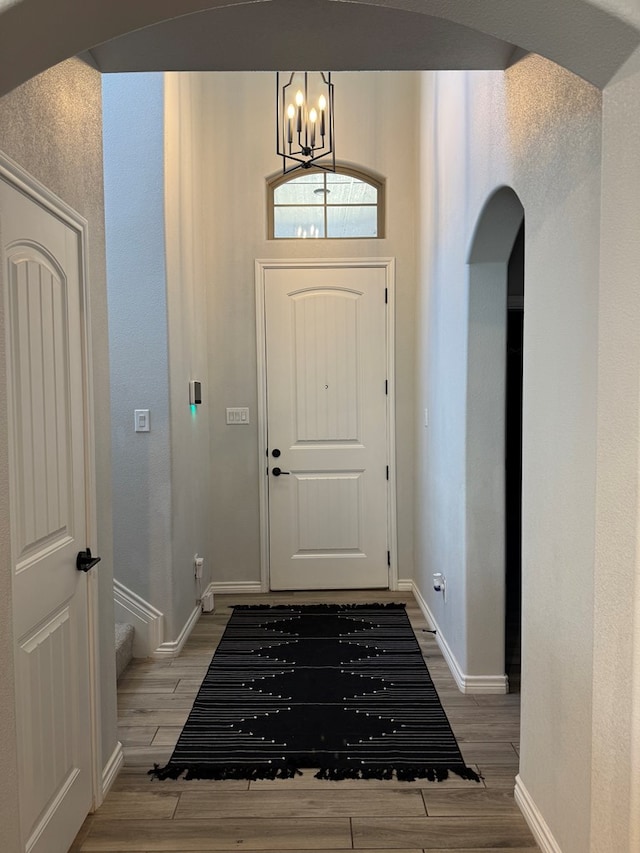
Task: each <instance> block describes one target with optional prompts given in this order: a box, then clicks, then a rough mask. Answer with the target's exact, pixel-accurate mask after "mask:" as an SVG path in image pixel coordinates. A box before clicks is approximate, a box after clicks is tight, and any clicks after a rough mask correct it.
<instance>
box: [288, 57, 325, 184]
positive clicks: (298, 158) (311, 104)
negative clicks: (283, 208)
mask: <svg viewBox="0 0 640 853" xmlns="http://www.w3.org/2000/svg"><path fill="white" fill-rule="evenodd" d="M276 104H277V116H276V126H277V130H276V132H277V149H276V150H277V153H278V155H279V156H280V157H282V174H283V175H286V174H288V173H289V172H293V171H294V170H295V169H308V168H309V167H310V166H312V165H313V166H317V167H318V168H320V169H325V170H326V171H327V172H335V170H336V155H335V151H334V147H333V146H334V138H333V83H332V82H331V73H330V72H324V71H290V72H289V71H287V72H280V71H278V72H277V74H276ZM323 158H330V159H326V160H325V162H319V161H320V160H321V159H323Z"/></svg>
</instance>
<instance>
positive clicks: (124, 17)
mask: <svg viewBox="0 0 640 853" xmlns="http://www.w3.org/2000/svg"><path fill="white" fill-rule="evenodd" d="M287 4H288V5H289V20H290V21H294V20H295V21H296V22H297V23H298V24H299V25H303V24H305V25H307V26H308V28H309V29H310V30H311V31H313V30H314V29H315V25H316V23H317V22H318V20H319V19H320V20H322V19H324V18H325V17H326V16H334V15H336V16H340V15H341V14H343V13H344V14H349V11H348V9H349V7H352V8H353V7H354V6H355V7H360V6H364V7H365V8H366V9H367V10H371V14H372V15H373V13H374V9H375V10H376V12H377V11H378V10H379V9H384V10H385V11H386V12H387V15H386V16H383V18H380V19H378V21H377V23H375V24H374V30H373V34H374V35H375V31H376V30H377V31H378V33H377V34H378V35H380V34H381V33H382V35H383V39H382V40H381V41H378V40H376V39H373V40H372V39H370V38H369V37H368V35H367V36H365V34H364V33H362V32H360V33H359V36H360V37H361V38H360V40H361V41H362V42H363V43H365V44H366V43H367V42H369V43H371V45H372V47H371V50H370V57H369V59H368V60H367V61H365V60H364V59H362V61H363V62H365V64H362V65H360V68H370V69H372V70H373V69H378V70H390V69H392V68H398V69H400V68H403V69H410V68H414V69H423V70H424V69H428V68H430V67H434V66H432V65H430V64H429V63H430V48H429V45H428V44H425V46H424V47H423V49H422V50H421V51H418V52H417V53H416V55H415V56H412V57H411V56H409V55H408V54H407V52H406V50H405V49H404V45H403V44H402V41H400V42H398V41H397V40H396V39H394V38H391V37H390V36H391V34H392V33H395V32H397V31H398V30H399V29H403V24H402V20H403V18H406V17H407V16H413V17H414V18H416V19H419V18H424V17H428V18H431V19H432V21H433V25H434V27H438V26H441V25H442V23H443V22H449V23H450V24H452V25H453V26H455V27H456V29H457V34H456V36H455V37H454V38H452V39H451V42H450V44H451V46H454V45H455V44H456V42H457V40H458V39H460V38H464V37H465V33H466V34H467V35H469V34H471V35H472V36H473V34H474V33H475V34H477V33H483V34H485V35H487V36H489V37H491V38H493V39H499V40H501V41H502V42H504V43H506V44H507V45H511V46H512V48H514V50H513V51H511V56H509V55H507V56H506V57H505V65H508V64H509V62H510V61H513V60H515V59H517V57H518V55H521V54H519V53H518V49H519V48H522V49H524V50H526V51H533V52H535V53H539V54H540V55H542V56H545V57H547V58H548V59H551V60H553V61H554V62H557V63H558V64H560V65H563V66H564V67H565V68H568V69H569V70H571V71H573V72H574V73H576V74H578V75H579V76H581V77H584V78H585V79H586V80H588V81H589V82H591V83H593V84H594V85H596V86H600V87H602V86H604V85H606V83H607V82H609V80H611V78H612V77H613V75H614V74H615V72H616V71H617V70H618V69H619V68H620V67H621V65H622V64H623V63H624V62H625V61H626V60H627V59H628V58H629V56H630V55H631V54H632V53H633V51H634V50H635V48H636V47H637V46H638V44H640V32H639V30H640V20H635V22H634V19H633V17H632V15H631V13H629V15H628V16H627V17H626V18H624V17H623V15H622V13H621V12H620V11H619V8H617V6H618V4H616V3H614V2H613V0H592V2H587V1H586V0H563V2H562V3H558V2H557V0H523V2H517V3H516V2H513V3H508V4H505V3H504V2H503V0H485V2H483V3H482V4H478V3H475V2H473V0H464V1H463V2H459V3H457V4H455V6H452V5H451V4H449V3H446V2H443V0H423V2H422V3H421V4H420V8H419V9H416V3H415V2H414V0H349V2H344V1H343V0H314V2H313V3H308V4H305V7H306V8H305V9H304V10H302V9H301V8H300V4H298V3H296V2H295V0H293V2H291V0H269V2H264V0H263V2H260V3H250V4H248V3H247V2H246V0H164V2H162V3H157V2H156V3H154V2H148V0H139V2H136V3H130V2H128V0H113V2H111V3H109V4H108V5H106V4H104V3H100V2H99V0H84V2H83V0H65V2H62V0H58V2H47V0H1V2H0V21H1V26H0V95H2V94H5V93H7V92H8V91H10V90H11V89H13V88H15V87H16V86H18V85H19V84H20V83H23V82H24V81H25V80H28V79H29V78H30V77H33V76H35V75H36V74H38V73H39V72H41V71H44V70H45V69H47V68H49V67H51V66H52V65H55V64H57V63H58V62H61V61H62V60H64V59H67V58H69V57H71V56H74V55H77V54H80V53H82V52H83V51H88V50H91V48H93V47H96V46H97V45H100V44H103V43H105V42H107V41H109V40H111V39H117V38H118V37H120V36H123V35H125V34H127V33H133V32H134V31H142V30H144V28H148V27H152V26H154V25H156V24H164V23H166V22H168V21H174V20H175V21H178V22H180V21H182V20H184V19H185V18H188V17H190V16H191V15H192V13H198V12H204V13H206V12H208V11H213V12H214V13H215V12H217V11H220V12H221V13H223V14H224V15H228V10H229V9H231V10H234V11H235V10H239V11H240V12H242V10H243V7H247V6H248V7H250V9H251V10H252V11H253V12H255V14H256V15H258V16H260V17H261V16H262V12H263V11H264V8H267V9H274V10H276V9H277V7H278V6H279V5H280V6H282V5H284V6H287ZM213 18H214V20H213V24H214V26H217V18H216V16H215V15H214V16H213ZM252 20H253V18H252V17H251V14H249V17H248V25H247V26H239V25H238V21H237V19H236V18H235V17H234V16H231V23H230V24H229V25H228V29H227V30H226V34H225V38H226V39H227V41H231V42H232V44H233V50H232V56H233V59H231V60H229V59H227V64H224V60H221V59H220V58H218V57H217V56H216V54H215V51H210V52H209V56H208V58H207V66H206V67H207V69H208V70H232V69H233V68H236V69H238V68H240V67H243V66H238V65H237V64H228V63H229V61H231V62H234V61H237V60H238V58H239V56H242V57H248V60H247V61H246V62H244V70H258V68H262V70H276V68H277V67H289V66H291V67H296V66H297V65H299V63H298V62H296V61H295V59H296V58H297V56H298V51H299V46H298V44H297V39H295V38H289V37H285V38H282V35H283V34H282V30H281V25H282V20H281V18H280V17H279V16H278V15H277V14H276V15H274V16H273V20H272V23H271V26H269V22H268V21H269V20H270V19H268V20H267V23H266V26H265V23H264V21H263V20H262V17H261V20H260V25H257V24H256V23H254V24H253V26H252V25H251V22H252ZM634 23H635V26H634ZM340 29H341V28H339V27H338V28H334V32H336V31H339V30H340ZM240 33H241V37H239V34H240ZM567 34H571V35H572V38H568V37H567ZM284 35H285V36H287V34H286V33H285V34H284ZM341 35H342V33H341ZM259 43H263V44H267V45H269V51H268V56H269V58H270V63H272V67H271V64H269V67H267V66H265V65H255V64H253V62H252V60H251V57H252V52H253V48H254V47H257V46H258V45H259ZM169 44H170V40H169V41H167V38H166V37H165V38H164V39H163V40H161V41H160V42H159V43H158V45H157V46H156V47H157V50H156V54H157V59H158V61H159V63H160V66H159V68H160V70H166V69H167V67H168V66H167V65H166V63H165V62H164V59H163V57H164V51H166V50H167V49H168V45H169ZM319 44H320V48H319V49H316V48H314V59H315V60H316V61H318V62H319V63H320V64H319V66H318V67H321V66H331V67H332V68H333V70H336V71H338V70H345V69H348V68H354V67H356V66H353V65H352V64H350V57H351V55H352V53H353V47H354V42H353V39H349V38H345V37H344V35H342V37H341V39H333V38H332V39H329V40H324V41H319ZM163 45H164V46H163ZM303 46H304V49H305V50H308V48H309V47H312V45H310V44H309V41H308V39H307V40H305V41H304V45H303ZM381 46H382V47H381ZM330 57H332V58H333V62H332V61H330ZM469 58H470V57H467V60H469ZM321 59H322V61H320V60H321ZM221 63H222V64H221ZM303 64H304V63H303ZM460 67H461V68H462V67H464V68H471V67H482V66H481V65H473V64H468V62H467V64H463V65H460ZM485 67H488V66H485ZM503 67H505V66H503ZM120 70H125V69H120ZM129 70H136V69H133V68H131V69H129ZM138 70H139V69H138ZM147 70H150V69H147ZM174 70H204V69H203V68H202V66H200V67H197V66H195V65H188V66H182V67H180V68H179V67H177V66H176V67H174Z"/></svg>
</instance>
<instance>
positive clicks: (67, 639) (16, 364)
mask: <svg viewBox="0 0 640 853" xmlns="http://www.w3.org/2000/svg"><path fill="white" fill-rule="evenodd" d="M0 234H1V235H2V245H1V249H2V277H3V287H4V298H5V304H6V306H7V312H6V317H7V329H6V331H7V342H8V347H7V373H8V385H9V461H10V490H11V491H10V498H11V500H10V504H11V534H12V535H11V539H12V568H13V608H14V636H15V663H16V704H17V720H18V758H19V778H18V787H19V794H20V822H21V828H22V837H23V843H24V847H25V849H26V850H27V851H33V852H34V853H58V851H60V853H64V851H66V850H68V848H69V846H70V845H71V843H72V841H73V839H74V837H75V835H76V833H77V831H78V829H79V828H80V826H81V824H82V821H83V820H84V818H85V817H86V815H87V813H88V811H89V809H90V807H91V802H92V783H91V734H90V733H91V721H90V706H89V633H88V611H87V578H86V575H85V574H84V573H83V572H78V571H77V569H76V567H75V560H76V554H77V552H78V551H80V550H83V549H84V548H85V547H86V532H87V530H86V491H85V489H86V484H85V436H84V429H85V427H84V413H85V401H84V381H83V355H82V346H81V342H82V323H81V318H82V302H81V288H82V265H81V257H82V253H81V244H80V239H81V238H80V235H79V233H78V232H77V231H75V230H74V229H73V228H71V226H69V225H68V224H66V223H65V222H64V221H62V220H61V219H59V218H58V217H56V216H55V215H54V214H53V213H52V212H50V211H49V210H47V209H45V208H44V207H43V206H41V205H40V204H39V203H38V202H37V201H35V200H34V199H32V198H30V197H28V196H27V195H25V194H23V193H22V192H20V191H19V190H18V189H17V188H14V187H13V186H11V185H10V184H9V183H8V182H7V181H5V180H4V179H0Z"/></svg>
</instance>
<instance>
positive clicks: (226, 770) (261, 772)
mask: <svg viewBox="0 0 640 853" xmlns="http://www.w3.org/2000/svg"><path fill="white" fill-rule="evenodd" d="M450 773H455V774H456V776H460V778H462V779H469V780H471V781H474V782H480V779H481V777H480V776H479V775H478V774H477V773H476V772H475V770H472V769H471V768H470V767H465V766H464V765H455V766H451V767H441V766H434V767H399V768H398V767H396V768H394V767H375V766H366V765H365V766H364V767H322V768H321V769H320V770H318V772H317V773H316V774H315V778H316V779H325V780H327V781H329V782H341V781H344V780H346V779H380V780H384V779H397V781H398V782H415V781H416V780H418V779H428V780H429V782H443V781H444V780H445V779H448V778H449V774H450ZM183 774H184V776H183ZM148 775H149V776H151V777H152V778H153V779H160V780H165V779H179V778H180V777H183V778H184V779H185V780H190V779H211V780H217V781H223V780H225V779H245V780H249V781H257V780H258V779H293V778H294V777H295V776H302V770H300V769H299V768H298V767H293V766H286V767H270V766H267V765H260V766H257V767H245V766H242V767H211V766H210V765H207V764H196V765H192V766H190V767H186V766H185V765H183V764H167V765H166V766H165V767H160V765H159V764H154V766H153V770H149V771H148Z"/></svg>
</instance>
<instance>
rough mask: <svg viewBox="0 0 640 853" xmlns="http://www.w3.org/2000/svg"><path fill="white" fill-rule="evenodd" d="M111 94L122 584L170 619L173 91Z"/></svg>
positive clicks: (134, 82) (130, 79) (156, 87)
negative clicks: (169, 156)
mask: <svg viewBox="0 0 640 853" xmlns="http://www.w3.org/2000/svg"><path fill="white" fill-rule="evenodd" d="M102 85H103V101H104V156H105V205H106V206H105V214H106V223H107V272H108V278H109V289H108V293H109V346H110V367H111V426H112V441H113V499H114V512H113V531H114V575H115V577H116V578H117V579H118V580H119V581H120V582H121V583H123V584H124V585H125V586H126V587H128V588H129V589H131V590H133V592H135V593H137V594H138V595H140V596H142V598H143V599H145V600H146V601H148V602H150V603H151V604H152V605H153V606H154V607H157V608H158V609H159V610H160V611H162V612H163V613H165V614H167V615H168V617H169V618H170V614H171V610H172V599H171V458H170V427H169V367H168V350H167V341H168V332H167V295H166V266H165V233H164V229H165V221H164V84H163V77H162V74H140V75H129V74H115V75H110V76H106V77H104V78H103V83H102ZM134 409H149V410H150V427H151V428H150V431H149V432H146V433H144V432H143V433H136V432H134V429H133V426H134V423H133V420H134V415H133V412H134ZM169 633H170V632H169ZM167 639H170V637H167Z"/></svg>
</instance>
